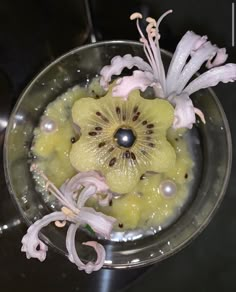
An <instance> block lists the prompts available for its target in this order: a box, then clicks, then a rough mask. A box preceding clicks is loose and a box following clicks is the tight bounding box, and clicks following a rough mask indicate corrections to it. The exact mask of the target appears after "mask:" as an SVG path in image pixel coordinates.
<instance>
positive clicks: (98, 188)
mask: <svg viewBox="0 0 236 292" xmlns="http://www.w3.org/2000/svg"><path fill="white" fill-rule="evenodd" d="M90 186H93V188H90V189H89V190H87V188H88V187H90ZM82 187H85V188H86V192H83V191H82V192H81V194H80V195H79V199H78V202H77V204H78V207H79V208H80V207H82V206H83V205H84V204H85V202H86V201H87V199H89V197H91V196H93V195H95V194H96V192H104V193H106V192H107V191H108V185H107V184H106V182H105V178H104V177H103V176H101V175H100V174H99V173H98V172H96V171H87V172H79V173H78V174H76V175H75V176H73V177H72V178H71V179H70V180H67V181H66V182H65V183H64V184H63V185H62V186H61V191H62V192H63V194H64V195H65V197H66V199H67V200H68V201H70V202H71V203H72V204H74V205H76V200H75V197H76V196H77V195H78V192H79V191H81V188H82Z"/></svg>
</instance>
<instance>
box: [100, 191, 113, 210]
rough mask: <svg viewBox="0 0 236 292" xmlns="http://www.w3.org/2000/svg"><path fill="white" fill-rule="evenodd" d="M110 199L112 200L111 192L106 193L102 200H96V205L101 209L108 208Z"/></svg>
mask: <svg viewBox="0 0 236 292" xmlns="http://www.w3.org/2000/svg"><path fill="white" fill-rule="evenodd" d="M112 198H113V193H112V192H108V193H107V194H106V196H105V197H104V198H103V199H101V198H98V204H99V205H100V206H102V207H106V206H109V204H110V201H111V200H112Z"/></svg>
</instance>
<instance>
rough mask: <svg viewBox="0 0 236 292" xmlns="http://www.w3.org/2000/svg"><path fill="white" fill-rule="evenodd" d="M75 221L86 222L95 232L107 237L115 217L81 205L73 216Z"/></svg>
mask: <svg viewBox="0 0 236 292" xmlns="http://www.w3.org/2000/svg"><path fill="white" fill-rule="evenodd" d="M75 219H76V221H77V222H81V224H88V225H89V226H91V228H92V229H93V230H94V232H96V233H97V234H99V235H101V236H103V237H105V238H109V237H110V234H111V231H112V228H113V224H114V223H115V222H116V219H115V218H113V217H110V216H107V215H104V214H103V213H100V212H96V211H95V210H94V209H93V208H89V207H83V208H81V209H80V212H79V214H78V215H76V217H75Z"/></svg>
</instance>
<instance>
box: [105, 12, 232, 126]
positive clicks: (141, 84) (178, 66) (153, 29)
mask: <svg viewBox="0 0 236 292" xmlns="http://www.w3.org/2000/svg"><path fill="white" fill-rule="evenodd" d="M171 12H172V10H169V11H167V12H166V13H164V14H163V15H162V16H161V17H160V18H159V20H158V21H157V22H156V21H155V20H154V19H153V18H150V17H148V18H147V19H146V21H147V22H148V25H147V28H146V32H147V37H145V36H144V34H143V32H142V30H141V28H140V26H139V19H140V18H142V15H141V14H140V13H134V14H132V15H131V17H130V19H131V20H134V19H136V21H137V22H136V24H137V28H138V31H139V34H140V36H141V38H140V41H141V42H142V43H143V48H144V52H145V55H146V57H147V60H148V62H149V64H148V63H147V62H145V61H144V60H142V59H141V58H140V57H137V56H133V57H132V56H131V55H125V56H123V57H121V56H116V57H114V58H113V59H112V60H111V65H108V66H105V67H104V68H103V69H102V70H101V72H100V74H101V85H102V86H103V87H104V88H105V89H107V87H108V83H109V82H110V80H111V77H112V75H119V74H121V72H122V70H123V69H124V68H126V67H127V68H129V69H131V68H132V67H134V66H135V67H137V68H138V69H139V70H135V71H134V72H133V75H132V76H125V77H123V78H119V79H118V80H117V82H116V84H115V86H114V87H113V91H112V93H113V96H119V97H122V98H123V99H125V100H126V99H127V98H128V95H129V93H130V92H131V91H132V90H134V89H139V90H141V91H145V90H146V89H147V87H149V86H150V87H153V89H154V92H155V95H156V96H157V97H159V98H166V99H168V100H169V101H170V102H171V103H172V104H173V106H174V107H175V120H174V123H173V127H174V128H182V127H185V128H189V129H191V128H192V126H193V124H194V123H196V117H195V114H197V115H198V116H199V117H200V119H201V120H202V122H203V123H205V118H204V115H203V113H202V112H201V111H200V110H199V109H198V108H195V107H194V105H193V103H192V100H191V99H190V97H189V96H190V95H191V94H192V93H194V92H196V91H198V90H200V89H203V88H208V87H210V86H215V85H217V84H218V83H219V82H224V83H227V82H232V81H235V80H236V64H226V65H224V66H220V65H222V64H223V63H224V62H225V61H226V59H227V57H228V55H227V54H226V50H225V48H221V49H219V48H218V47H217V46H216V45H212V44H211V42H210V41H207V36H199V35H197V34H195V33H194V32H192V31H188V32H186V34H185V35H184V36H183V37H182V39H181V40H180V42H179V43H178V45H177V47H176V50H175V53H174V55H173V57H172V60H171V63H170V65H169V68H168V72H167V74H166V73H165V69H164V66H163V62H162V59H161V51H160V47H159V39H160V34H159V25H160V23H161V21H162V19H163V18H164V17H165V16H166V15H168V14H169V13H171ZM188 60H189V61H188ZM204 63H206V67H207V68H208V69H210V70H208V71H207V72H206V73H203V74H202V75H200V76H199V77H197V78H196V79H194V80H193V81H190V80H191V78H192V77H193V76H194V75H195V74H196V73H197V71H198V70H199V69H200V68H201V66H202V65H203V64H204ZM216 66H220V67H216Z"/></svg>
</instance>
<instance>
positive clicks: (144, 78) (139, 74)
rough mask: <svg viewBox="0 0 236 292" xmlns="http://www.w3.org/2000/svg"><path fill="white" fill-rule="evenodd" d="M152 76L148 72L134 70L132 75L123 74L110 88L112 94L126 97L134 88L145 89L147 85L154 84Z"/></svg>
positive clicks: (125, 98)
mask: <svg viewBox="0 0 236 292" xmlns="http://www.w3.org/2000/svg"><path fill="white" fill-rule="evenodd" d="M154 85H155V81H154V76H153V74H152V73H150V72H143V71H139V70H135V71H134V72H133V75H132V76H125V77H123V78H120V79H118V80H117V82H116V85H115V86H114V87H113V89H112V95H113V96H119V97H123V99H124V100H127V99H128V95H129V93H130V92H131V91H133V90H135V89H140V90H141V91H145V90H146V89H147V87H148V86H154Z"/></svg>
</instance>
